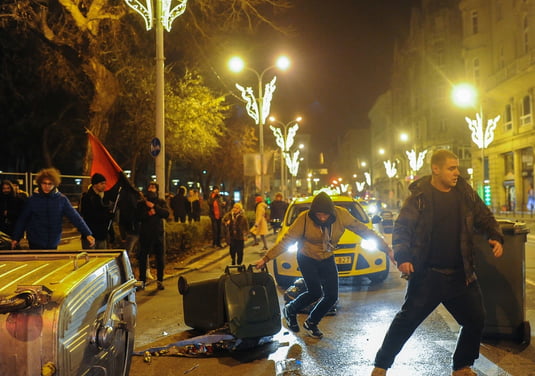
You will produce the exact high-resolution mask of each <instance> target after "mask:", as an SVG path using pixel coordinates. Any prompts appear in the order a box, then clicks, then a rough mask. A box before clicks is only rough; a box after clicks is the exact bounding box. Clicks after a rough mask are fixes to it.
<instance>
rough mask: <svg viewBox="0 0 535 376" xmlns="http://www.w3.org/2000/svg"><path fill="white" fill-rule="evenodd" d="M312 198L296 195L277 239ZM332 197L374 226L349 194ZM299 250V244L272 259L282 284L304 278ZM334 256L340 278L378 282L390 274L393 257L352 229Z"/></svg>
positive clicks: (306, 208) (289, 283)
mask: <svg viewBox="0 0 535 376" xmlns="http://www.w3.org/2000/svg"><path fill="white" fill-rule="evenodd" d="M312 199H313V197H302V198H297V199H295V200H294V201H293V202H292V203H291V204H290V205H289V207H288V210H287V211H286V215H285V217H284V220H283V222H282V226H281V230H280V231H279V233H278V236H277V241H279V240H280V239H281V238H282V237H283V236H284V234H285V233H286V232H287V231H288V227H289V226H290V225H291V224H292V223H293V222H294V221H295V219H296V218H297V216H298V215H299V214H300V213H301V212H303V211H304V210H308V209H309V208H310V204H311V203H312ZM331 199H332V200H333V202H334V204H335V205H338V206H342V207H344V208H346V209H348V210H349V212H350V213H351V214H352V215H353V216H354V217H355V218H356V219H358V220H359V221H360V222H362V223H364V224H365V225H366V226H368V227H369V228H372V226H373V224H374V223H372V220H371V219H370V217H369V216H368V215H367V214H366V212H365V211H364V209H363V208H362V206H361V205H360V204H359V203H358V202H357V201H355V200H354V199H352V198H351V197H347V196H331ZM377 221H380V218H379V217H376V219H375V220H374V221H373V222H377ZM296 253H297V243H295V244H293V245H292V246H291V247H290V248H289V249H288V250H287V251H286V252H284V253H283V254H281V255H279V256H278V257H277V258H276V259H275V260H274V261H273V270H274V276H275V280H276V281H277V284H278V285H279V286H281V287H284V288H286V287H288V286H290V285H291V284H292V283H293V282H294V281H295V280H296V279H297V278H300V277H301V272H300V271H299V267H298V265H297V258H296ZM334 257H335V261H336V264H337V267H338V276H339V277H340V278H347V277H367V278H369V279H370V280H371V282H372V283H378V282H382V281H384V280H385V279H386V277H388V272H389V268H390V260H389V259H388V257H387V256H386V254H385V253H384V252H382V251H381V250H380V249H379V248H378V247H377V244H376V243H375V241H373V240H372V239H362V238H361V237H360V236H358V235H357V234H355V233H353V232H351V231H347V230H346V231H345V232H344V233H343V234H342V237H341V238H340V241H339V242H338V246H337V248H336V249H335V250H334Z"/></svg>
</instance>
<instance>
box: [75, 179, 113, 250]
mask: <svg viewBox="0 0 535 376" xmlns="http://www.w3.org/2000/svg"><path fill="white" fill-rule="evenodd" d="M105 191H106V178H105V177H104V175H102V174H99V173H98V172H97V173H95V174H93V176H92V177H91V186H90V187H89V189H88V190H87V192H86V193H84V194H83V195H82V199H81V200H80V214H81V215H82V217H83V218H84V220H85V223H87V225H88V226H89V228H90V229H91V231H92V232H93V236H94V237H95V247H94V248H96V249H107V248H108V230H109V229H108V226H109V224H110V221H111V219H112V218H113V214H112V212H111V208H110V205H109V203H107V202H104V192H105ZM82 248H84V249H89V248H90V247H89V244H88V243H87V242H86V241H84V240H82Z"/></svg>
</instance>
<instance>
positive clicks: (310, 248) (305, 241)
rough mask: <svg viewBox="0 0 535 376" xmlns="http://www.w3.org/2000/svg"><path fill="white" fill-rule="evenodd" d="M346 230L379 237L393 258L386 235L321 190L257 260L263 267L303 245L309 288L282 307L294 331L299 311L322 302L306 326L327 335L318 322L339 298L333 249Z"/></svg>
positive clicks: (302, 262) (315, 334)
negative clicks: (377, 231) (296, 246)
mask: <svg viewBox="0 0 535 376" xmlns="http://www.w3.org/2000/svg"><path fill="white" fill-rule="evenodd" d="M346 229H347V230H350V231H352V232H354V233H356V234H358V235H360V236H361V237H362V238H366V239H369V238H372V239H375V240H376V241H377V244H378V248H379V249H380V250H382V251H383V252H385V253H386V254H388V256H389V257H390V258H391V259H392V260H393V254H392V250H391V249H390V247H389V246H388V245H387V244H386V243H385V241H384V240H383V238H381V237H380V236H379V235H377V233H375V231H373V230H371V229H369V228H368V227H366V225H364V224H363V223H361V222H360V221H359V220H357V219H356V218H355V217H353V216H352V215H351V213H349V211H348V210H347V209H345V208H342V207H340V206H335V205H334V203H333V201H332V200H331V198H330V197H329V196H328V195H327V194H326V193H325V192H320V193H319V194H318V195H317V196H316V197H314V199H313V201H312V204H311V205H310V209H309V210H306V211H304V212H303V213H301V214H299V216H298V217H297V218H296V220H295V221H294V223H293V224H292V225H291V226H290V228H289V229H288V232H287V233H286V234H285V235H284V237H283V238H282V239H281V240H280V241H279V242H278V243H277V244H275V246H273V247H272V248H271V249H270V250H269V251H268V252H267V253H266V255H265V256H264V257H262V258H261V259H260V260H258V261H256V263H255V266H256V267H257V268H259V269H260V268H262V267H263V266H264V265H265V264H266V262H268V261H270V260H273V259H274V258H276V257H277V256H278V255H280V254H282V253H284V252H285V251H286V250H287V249H288V248H289V247H290V246H291V245H292V244H294V243H295V242H298V243H299V244H300V248H299V249H298V251H297V263H298V265H299V270H300V271H301V273H302V275H303V278H304V280H305V284H306V287H307V291H305V292H304V293H302V294H301V295H299V296H298V297H297V298H296V299H295V300H293V301H291V302H290V303H288V304H286V305H285V306H284V308H283V310H282V312H283V315H284V319H285V321H286V324H287V326H288V328H289V329H290V330H291V331H293V332H298V331H299V325H298V323H297V313H298V312H300V311H301V310H302V309H303V308H305V307H307V306H308V305H310V304H312V303H313V302H315V301H318V302H317V303H316V305H315V306H314V308H313V309H312V310H311V311H310V314H309V315H308V318H307V319H306V320H305V322H304V323H303V327H304V328H305V330H306V331H307V332H308V334H309V335H310V336H311V337H313V338H321V337H323V333H322V332H321V331H320V330H319V328H318V324H319V322H320V321H321V319H322V318H323V316H325V314H326V313H327V312H328V311H329V310H330V309H331V307H332V306H333V305H334V303H336V301H337V300H338V270H337V268H336V263H335V260H334V254H333V251H334V249H335V248H336V246H337V244H338V241H339V240H340V237H341V236H342V234H343V233H344V231H345V230H346Z"/></svg>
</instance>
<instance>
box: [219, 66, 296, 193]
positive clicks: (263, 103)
mask: <svg viewBox="0 0 535 376" xmlns="http://www.w3.org/2000/svg"><path fill="white" fill-rule="evenodd" d="M228 66H229V69H230V70H231V71H233V72H236V73H239V72H241V71H243V70H247V71H249V72H253V73H254V74H255V76H256V78H257V79H258V97H255V95H254V92H253V89H252V87H250V86H249V87H246V88H244V87H243V86H241V85H239V84H236V88H237V89H238V90H240V92H241V95H242V98H243V100H244V101H245V102H246V106H245V109H246V110H247V114H248V115H249V116H250V117H251V118H252V119H253V120H254V121H255V123H256V124H258V126H259V129H258V132H259V133H258V134H259V136H258V141H259V142H258V143H259V145H258V148H259V152H260V192H261V194H262V195H263V194H264V193H265V186H264V169H265V166H264V124H265V123H266V118H267V117H268V115H269V112H270V106H271V99H272V98H273V92H274V91H275V89H276V86H275V82H276V81H277V76H273V78H272V79H271V81H270V82H268V83H267V84H266V85H265V89H264V88H263V79H264V75H265V74H266V72H268V71H270V70H271V69H274V68H278V69H280V70H282V71H284V70H286V69H288V68H289V66H290V60H289V59H288V58H287V57H286V56H280V57H279V58H278V59H277V61H276V63H275V64H274V65H271V66H269V67H267V68H266V69H264V70H263V71H262V72H260V73H259V72H258V71H257V70H255V69H253V68H250V67H248V66H246V65H245V62H244V61H243V60H242V59H241V58H240V57H237V56H235V57H233V58H231V59H230V60H229V63H228Z"/></svg>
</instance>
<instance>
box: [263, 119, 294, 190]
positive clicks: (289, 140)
mask: <svg viewBox="0 0 535 376" xmlns="http://www.w3.org/2000/svg"><path fill="white" fill-rule="evenodd" d="M301 120H302V118H301V116H298V117H297V118H296V119H295V120H292V121H289V122H288V123H286V124H285V123H283V122H282V121H278V120H276V119H275V118H274V117H273V116H271V117H270V118H269V121H271V122H272V123H276V124H279V125H280V126H281V127H282V129H281V128H278V127H274V126H273V125H270V126H269V128H270V129H271V131H272V132H273V134H274V135H275V142H276V143H277V146H278V147H280V149H281V191H282V195H283V197H287V192H286V182H287V180H288V179H287V178H286V169H285V166H284V160H285V159H286V155H287V154H288V152H289V150H290V148H291V147H292V145H293V144H294V138H295V134H296V133H297V131H298V130H299V122H300V121H301Z"/></svg>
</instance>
